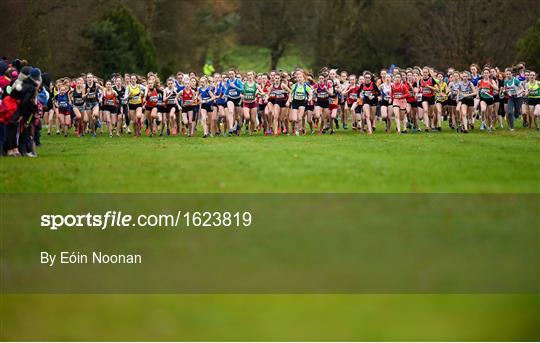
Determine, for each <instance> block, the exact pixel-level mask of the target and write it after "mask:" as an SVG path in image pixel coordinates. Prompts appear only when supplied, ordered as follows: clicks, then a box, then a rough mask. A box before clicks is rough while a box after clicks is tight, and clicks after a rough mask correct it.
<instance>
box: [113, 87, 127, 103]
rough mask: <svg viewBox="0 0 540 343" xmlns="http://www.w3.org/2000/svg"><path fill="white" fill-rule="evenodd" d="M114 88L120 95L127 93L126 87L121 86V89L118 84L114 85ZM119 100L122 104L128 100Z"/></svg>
mask: <svg viewBox="0 0 540 343" xmlns="http://www.w3.org/2000/svg"><path fill="white" fill-rule="evenodd" d="M113 89H114V91H115V92H116V94H118V95H119V96H124V94H125V93H126V89H125V88H124V87H120V89H118V88H117V87H116V86H113ZM118 100H119V102H120V104H122V105H125V104H127V101H126V100H125V99H124V98H120V99H118Z"/></svg>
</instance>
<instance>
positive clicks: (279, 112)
mask: <svg viewBox="0 0 540 343" xmlns="http://www.w3.org/2000/svg"><path fill="white" fill-rule="evenodd" d="M289 92H290V89H289V87H288V86H287V84H286V83H285V82H282V80H281V75H280V74H279V73H276V74H275V75H274V79H273V82H272V86H271V87H270V95H269V98H268V107H269V109H270V110H271V111H272V134H273V135H274V136H277V135H278V134H280V133H281V128H280V126H279V119H280V118H282V117H283V116H284V113H285V111H286V109H287V97H286V94H288V93H289Z"/></svg>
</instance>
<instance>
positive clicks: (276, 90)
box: [270, 83, 287, 101]
mask: <svg viewBox="0 0 540 343" xmlns="http://www.w3.org/2000/svg"><path fill="white" fill-rule="evenodd" d="M285 93H286V92H285V90H284V89H283V87H281V83H280V84H279V86H277V87H276V86H274V85H272V90H271V91H270V98H271V99H274V100H278V101H283V100H286V99H287V98H286V96H285Z"/></svg>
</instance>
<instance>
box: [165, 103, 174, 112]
mask: <svg viewBox="0 0 540 343" xmlns="http://www.w3.org/2000/svg"><path fill="white" fill-rule="evenodd" d="M173 108H176V105H170V104H167V105H166V106H165V112H166V113H170V112H171V110H172V109H173Z"/></svg>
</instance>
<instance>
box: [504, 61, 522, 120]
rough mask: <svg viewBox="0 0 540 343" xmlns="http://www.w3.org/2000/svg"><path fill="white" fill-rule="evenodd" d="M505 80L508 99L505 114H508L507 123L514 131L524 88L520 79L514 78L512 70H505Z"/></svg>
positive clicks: (505, 94) (506, 97)
mask: <svg viewBox="0 0 540 343" xmlns="http://www.w3.org/2000/svg"><path fill="white" fill-rule="evenodd" d="M505 76H506V78H505V80H504V88H503V94H504V97H505V99H506V104H505V105H504V112H505V113H506V121H507V122H508V128H509V129H510V131H514V120H515V118H516V113H519V107H520V97H521V95H522V94H523V86H522V83H521V82H520V81H519V79H518V78H516V77H514V74H513V72H512V69H511V68H506V70H505Z"/></svg>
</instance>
